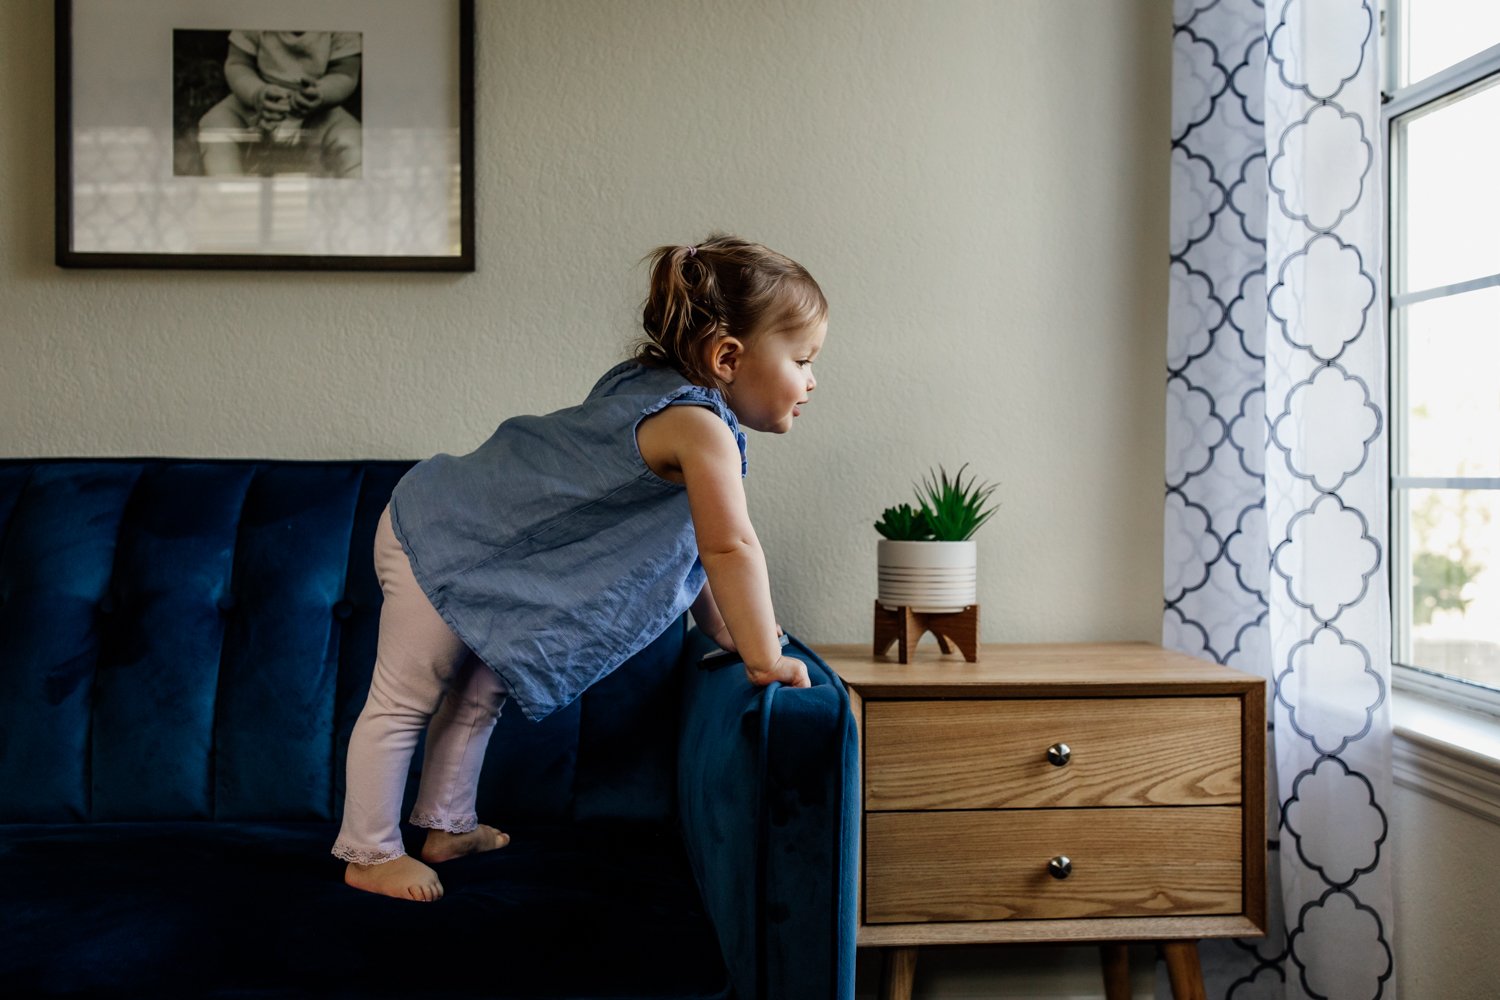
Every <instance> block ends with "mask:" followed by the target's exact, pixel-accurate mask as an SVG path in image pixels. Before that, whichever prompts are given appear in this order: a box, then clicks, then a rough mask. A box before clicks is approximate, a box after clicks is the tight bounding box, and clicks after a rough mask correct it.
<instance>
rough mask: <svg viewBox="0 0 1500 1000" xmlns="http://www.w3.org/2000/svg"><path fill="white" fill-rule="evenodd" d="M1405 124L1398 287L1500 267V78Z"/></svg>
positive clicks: (1401, 126) (1499, 2)
mask: <svg viewBox="0 0 1500 1000" xmlns="http://www.w3.org/2000/svg"><path fill="white" fill-rule="evenodd" d="M1494 3H1495V7H1496V9H1497V10H1500V0H1494ZM1397 128H1398V130H1399V131H1400V133H1401V134H1400V135H1399V136H1398V137H1397V141H1398V142H1399V143H1400V144H1401V150H1402V160H1403V162H1404V171H1400V178H1399V182H1400V183H1401V186H1402V189H1403V195H1404V209H1405V210H1404V212H1402V215H1401V218H1400V219H1399V220H1397V232H1398V233H1399V234H1401V236H1403V237H1404V253H1402V254H1401V255H1400V257H1399V258H1398V259H1399V261H1400V263H1401V266H1400V267H1398V268H1397V269H1396V274H1397V276H1398V280H1399V282H1400V287H1398V288H1397V289H1396V293H1397V294H1398V295H1399V294H1401V293H1403V292H1416V291H1423V290H1424V289H1428V288H1434V287H1438V286H1442V285H1451V284H1455V283H1457V282H1460V281H1468V280H1470V279H1471V278H1478V277H1483V276H1485V275H1490V274H1500V183H1497V178H1500V84H1494V83H1492V84H1490V85H1489V86H1486V87H1484V88H1483V89H1481V90H1478V91H1471V92H1470V93H1468V94H1467V95H1465V96H1463V97H1462V98H1460V99H1459V100H1457V101H1454V102H1452V103H1448V104H1445V105H1443V106H1441V107H1438V108H1437V109H1435V110H1433V111H1428V112H1419V113H1416V114H1413V115H1410V116H1407V117H1404V118H1402V119H1400V121H1399V122H1398V125H1397ZM1399 204H1401V202H1398V205H1399ZM1398 249H1399V248H1398Z"/></svg>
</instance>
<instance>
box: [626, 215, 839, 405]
mask: <svg viewBox="0 0 1500 1000" xmlns="http://www.w3.org/2000/svg"><path fill="white" fill-rule="evenodd" d="M643 259H644V260H649V261H650V262H651V290H650V292H649V294H648V295H647V296H646V302H645V304H644V306H643V307H642V309H641V327H642V328H643V329H644V330H645V331H646V338H645V339H644V340H642V341H641V342H640V343H639V345H637V347H636V351H635V360H636V361H638V362H640V363H641V364H643V365H649V366H651V367H653V368H675V369H677V370H678V371H679V372H681V373H682V374H684V375H686V376H687V377H688V378H689V379H691V380H692V381H693V382H695V383H697V384H699V385H706V386H712V387H715V388H721V389H722V388H723V386H722V385H721V384H720V382H719V379H718V378H716V377H715V376H714V375H713V373H712V372H710V371H708V369H707V368H706V367H705V365H704V363H703V345H704V344H706V343H708V342H709V341H710V340H711V339H712V338H713V337H714V336H716V335H718V334H720V333H723V334H727V335H728V336H731V337H736V338H738V339H740V340H742V341H748V340H749V338H751V337H753V336H757V335H759V334H761V333H764V332H768V331H771V330H776V329H780V328H784V327H789V326H792V325H794V324H795V325H801V324H806V323H815V322H817V321H819V320H821V319H823V318H825V317H826V316H827V315H828V300H827V299H825V298H824V297H823V290H822V289H821V288H819V287H818V283H817V282H816V281H814V280H813V277H812V275H810V274H808V273H807V269H806V268H804V267H803V266H802V265H801V264H799V263H797V262H796V261H794V260H792V259H791V258H790V257H785V256H783V255H782V254H779V253H777V252H776V251H774V250H772V249H770V248H768V247H764V246H761V245H760V244H759V243H750V242H748V241H746V240H742V239H739V238H738V237H735V236H728V235H725V234H724V233H714V234H712V235H710V236H709V238H708V239H706V240H704V241H703V242H702V243H700V244H698V245H697V246H696V247H686V246H662V247H657V248H656V249H655V250H653V251H651V252H650V253H649V254H647V255H646V256H645V258H643Z"/></svg>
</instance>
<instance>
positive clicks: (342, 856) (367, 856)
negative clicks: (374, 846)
mask: <svg viewBox="0 0 1500 1000" xmlns="http://www.w3.org/2000/svg"><path fill="white" fill-rule="evenodd" d="M332 853H333V856H334V857H336V858H338V859H339V860H340V861H352V862H354V863H355V864H357V865H383V864H385V863H386V862H387V861H395V860H396V859H397V858H400V857H405V855H406V851H405V850H404V849H403V850H396V851H367V850H363V849H361V848H358V847H345V846H343V845H342V844H334V845H333V852H332Z"/></svg>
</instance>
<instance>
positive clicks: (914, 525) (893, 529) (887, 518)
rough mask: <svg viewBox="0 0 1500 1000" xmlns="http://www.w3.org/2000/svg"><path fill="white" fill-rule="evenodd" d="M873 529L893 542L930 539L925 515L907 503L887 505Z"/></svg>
mask: <svg viewBox="0 0 1500 1000" xmlns="http://www.w3.org/2000/svg"><path fill="white" fill-rule="evenodd" d="M875 530H876V531H878V532H880V533H881V534H882V535H884V536H885V537H886V538H889V539H890V540H891V541H893V542H926V541H931V539H932V529H931V528H929V527H928V526H927V518H926V516H925V515H923V513H922V512H921V511H920V510H912V508H911V504H909V503H904V504H902V505H901V506H899V507H887V508H886V509H885V513H884V514H882V515H881V516H880V520H879V521H876V522H875Z"/></svg>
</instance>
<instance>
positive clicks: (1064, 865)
mask: <svg viewBox="0 0 1500 1000" xmlns="http://www.w3.org/2000/svg"><path fill="white" fill-rule="evenodd" d="M1047 874H1048V875H1051V876H1052V877H1053V878H1067V877H1068V876H1069V875H1071V874H1073V859H1071V858H1069V857H1068V856H1067V855H1066V854H1059V855H1058V856H1057V857H1055V858H1053V859H1052V860H1051V861H1049V862H1047Z"/></svg>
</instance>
